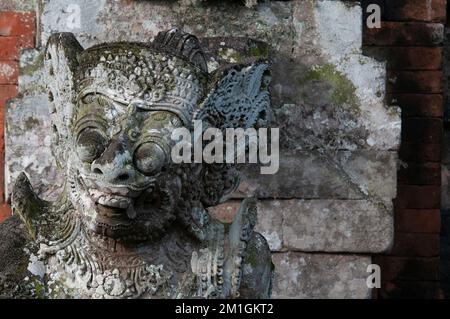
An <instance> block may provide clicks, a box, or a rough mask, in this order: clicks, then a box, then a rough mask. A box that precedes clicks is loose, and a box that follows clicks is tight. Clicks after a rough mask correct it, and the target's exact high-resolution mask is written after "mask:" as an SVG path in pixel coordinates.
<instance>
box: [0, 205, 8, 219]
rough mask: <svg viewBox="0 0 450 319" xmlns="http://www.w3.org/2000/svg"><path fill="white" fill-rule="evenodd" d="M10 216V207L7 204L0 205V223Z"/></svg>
mask: <svg viewBox="0 0 450 319" xmlns="http://www.w3.org/2000/svg"><path fill="white" fill-rule="evenodd" d="M10 216H11V207H9V205H7V204H1V205H0V223H1V222H2V221H4V220H5V219H7V218H8V217H10Z"/></svg>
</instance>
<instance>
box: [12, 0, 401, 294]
mask: <svg viewBox="0 0 450 319" xmlns="http://www.w3.org/2000/svg"><path fill="white" fill-rule="evenodd" d="M188 2H189V1H125V0H123V1H107V0H102V1H95V2H94V1H87V0H79V1H74V0H70V1H53V0H52V1H44V2H43V3H42V5H41V6H39V12H38V21H39V22H40V24H39V27H40V30H39V38H38V40H39V43H40V44H41V46H40V47H39V48H37V49H35V50H28V51H26V52H24V53H23V54H22V56H21V58H20V67H21V69H20V72H21V73H20V74H21V76H20V77H19V86H20V93H21V95H20V97H19V98H17V99H15V100H14V101H12V102H11V103H10V104H9V108H8V112H7V119H6V186H7V194H8V191H9V190H10V189H11V184H12V182H13V181H14V180H15V178H16V177H17V175H18V173H19V172H20V171H22V170H25V171H26V172H27V173H28V175H29V176H30V179H31V181H32V183H33V184H34V185H40V187H41V188H40V189H38V190H39V192H40V193H41V194H42V195H43V196H44V197H47V198H54V197H55V196H56V194H57V190H58V189H59V188H60V183H61V182H60V179H59V178H58V174H57V171H56V166H55V162H54V160H53V157H52V156H51V152H50V146H51V145H50V139H49V137H48V136H49V133H50V130H51V128H50V127H49V113H48V109H47V101H46V98H47V93H46V92H45V89H44V84H45V83H43V81H42V77H41V74H42V69H41V62H42V44H43V43H45V42H46V39H47V38H48V36H49V35H50V34H51V33H52V32H60V31H70V32H73V33H75V34H76V36H77V37H78V39H79V41H80V43H81V44H82V45H83V46H84V47H88V46H90V45H93V44H96V43H100V42H109V41H118V40H121V41H147V40H151V39H152V38H153V37H154V36H155V35H156V34H157V32H158V31H161V30H164V29H168V28H170V27H172V26H179V27H181V28H182V29H184V30H185V31H187V32H191V33H194V34H196V35H197V36H199V37H214V36H244V37H251V38H255V39H258V40H262V41H266V42H268V43H270V44H271V45H272V48H273V50H272V52H270V55H271V57H272V58H273V65H272V70H273V80H272V88H271V91H272V100H273V108H274V111H275V122H274V124H273V126H276V127H279V128H280V132H281V144H282V149H281V154H280V170H279V172H278V173H277V174H275V175H265V176H263V175H260V174H259V173H258V172H259V169H257V168H255V167H250V166H249V167H247V168H246V169H244V170H243V175H244V179H243V182H242V184H241V186H240V188H239V191H238V192H236V194H235V195H234V198H233V199H232V200H231V201H230V202H227V203H225V204H223V205H221V206H220V207H217V208H214V209H211V213H212V214H215V215H216V216H218V217H220V218H222V219H230V218H231V217H232V215H233V212H234V211H235V209H236V206H237V205H238V203H239V200H240V198H242V197H243V196H249V195H256V196H257V197H258V198H259V199H260V201H259V225H258V229H259V230H260V231H261V232H262V234H263V235H265V236H266V238H267V239H268V241H269V244H270V247H271V249H272V250H273V260H274V263H275V267H276V282H275V285H274V293H273V296H274V297H289V298H297V297H298V298H300V297H315V298H319V297H324V298H367V297H370V296H371V291H370V289H369V288H368V287H367V285H366V277H367V276H368V275H369V273H367V265H368V264H370V263H371V257H370V256H371V255H373V254H377V253H381V252H384V251H386V250H388V249H390V247H391V246H392V242H393V233H394V225H393V208H392V199H393V198H395V196H396V189H397V188H396V180H397V178H396V172H397V150H398V147H399V140H400V115H399V110H398V108H397V107H395V106H387V105H386V103H385V102H384V99H385V95H386V94H385V83H386V71H385V64H384V63H382V62H378V61H376V60H375V59H373V58H369V57H367V56H365V55H363V53H362V30H363V26H362V9H361V7H360V5H359V3H358V2H348V1H328V0H307V1H269V2H263V3H260V4H259V5H257V6H256V7H253V8H248V7H245V6H243V5H242V4H240V3H238V2H221V3H218V2H208V1H202V2H201V3H196V2H197V1H192V3H188ZM70 4H78V5H79V8H80V10H81V24H80V28H71V27H70V24H69V25H68V24H67V21H68V19H70V14H71V13H70V12H67V11H68V10H67V8H68V6H69V5H70ZM224 57H225V58H228V59H229V60H231V61H235V62H239V55H238V54H236V53H235V52H233V51H229V52H224Z"/></svg>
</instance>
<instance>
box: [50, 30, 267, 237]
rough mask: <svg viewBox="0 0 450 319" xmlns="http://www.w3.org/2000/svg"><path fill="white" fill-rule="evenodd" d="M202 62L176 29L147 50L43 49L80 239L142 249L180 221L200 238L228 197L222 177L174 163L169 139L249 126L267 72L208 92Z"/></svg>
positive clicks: (248, 73)
mask: <svg viewBox="0 0 450 319" xmlns="http://www.w3.org/2000/svg"><path fill="white" fill-rule="evenodd" d="M205 61H206V60H205V56H204V54H203V52H202V51H201V49H200V47H199V43H198V40H197V39H196V38H195V37H193V36H191V35H188V34H185V33H182V32H180V31H178V30H176V29H174V30H171V31H168V32H164V33H161V34H159V35H158V37H157V38H156V39H155V41H154V42H153V43H151V44H143V43H111V44H105V45H99V46H95V47H92V48H90V49H87V50H84V49H83V48H82V47H81V46H80V45H79V43H78V42H77V41H76V39H75V38H74V37H73V35H72V34H55V35H53V36H52V37H51V38H50V39H49V42H48V45H47V50H46V59H45V65H46V70H47V77H48V83H49V97H50V101H51V102H52V105H53V108H54V109H53V110H52V112H51V113H52V123H53V128H54V141H55V143H54V144H55V155H56V157H57V160H58V162H59V163H60V165H61V166H62V167H64V168H66V173H67V181H68V195H69V198H70V200H71V202H72V204H73V205H74V207H75V208H76V210H77V213H78V215H79V217H80V219H81V220H82V224H83V225H84V226H85V227H86V228H87V229H89V230H92V231H94V232H96V233H98V234H101V235H105V236H108V237H113V238H120V239H124V238H126V239H128V240H138V241H141V240H149V239H152V238H154V237H156V236H159V235H160V234H161V233H162V232H164V230H165V228H166V227H167V226H168V225H171V224H172V222H174V221H176V220H178V221H180V222H181V223H182V224H184V226H187V228H188V229H190V230H191V231H193V232H194V233H199V232H200V233H201V228H202V226H203V224H204V223H205V222H206V220H207V214H206V213H205V207H207V206H210V205H216V204H217V203H218V202H219V201H220V200H221V199H223V195H224V194H228V193H230V192H231V191H232V190H234V188H235V187H236V185H237V182H236V181H237V178H236V175H235V174H231V173H230V169H229V167H224V166H220V165H215V166H213V165H207V166H205V165H202V164H197V165H195V166H193V165H185V166H181V165H179V164H174V163H172V161H171V158H170V155H171V148H172V146H173V145H174V141H172V140H171V133H172V131H173V130H174V129H175V128H177V127H187V128H191V127H192V122H193V120H194V119H201V120H204V121H207V122H208V123H207V125H205V126H215V127H218V128H219V129H222V128H223V127H234V126H239V125H244V126H245V127H250V126H252V125H254V124H255V123H256V122H258V121H259V120H260V119H259V118H258V114H263V113H266V109H267V108H268V106H269V97H268V92H267V88H266V87H265V88H262V87H261V85H262V83H264V82H265V81H263V79H262V78H263V75H264V73H265V70H266V69H267V65H266V64H264V63H257V64H252V65H250V66H243V65H242V66H237V67H234V68H229V69H228V70H227V71H221V72H222V73H221V74H219V76H216V77H215V78H216V80H214V82H213V83H208V81H209V79H210V75H209V74H208V72H207V67H206V62H205ZM211 84H213V85H211ZM244 113H245V114H244ZM233 119H235V120H233ZM243 119H245V121H244V122H245V123H243Z"/></svg>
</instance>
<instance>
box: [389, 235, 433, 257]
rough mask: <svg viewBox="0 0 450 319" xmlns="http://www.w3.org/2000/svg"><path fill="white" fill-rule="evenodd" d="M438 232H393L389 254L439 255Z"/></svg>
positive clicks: (412, 255)
mask: <svg viewBox="0 0 450 319" xmlns="http://www.w3.org/2000/svg"><path fill="white" fill-rule="evenodd" d="M439 248H440V236H439V234H423V233H395V235H394V247H393V248H392V250H391V252H390V255H393V256H410V257H434V256H439Z"/></svg>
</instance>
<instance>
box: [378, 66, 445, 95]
mask: <svg viewBox="0 0 450 319" xmlns="http://www.w3.org/2000/svg"><path fill="white" fill-rule="evenodd" d="M387 77H388V81H387V85H386V90H387V92H388V93H441V92H442V89H443V80H444V77H443V73H442V71H388V75H387Z"/></svg>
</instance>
